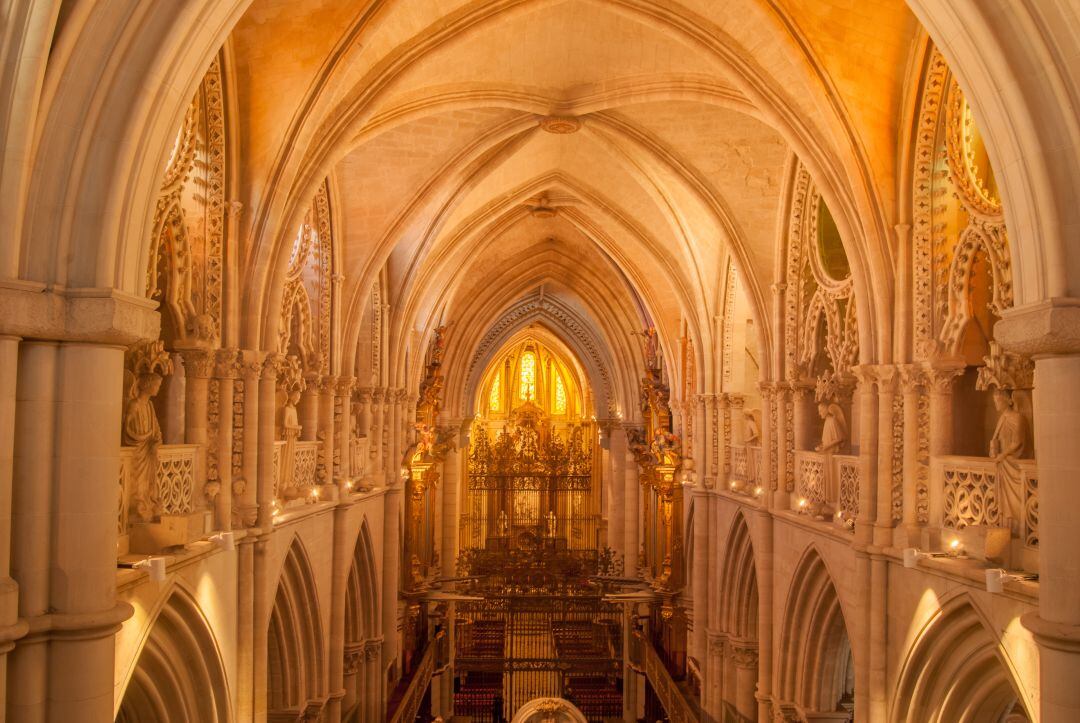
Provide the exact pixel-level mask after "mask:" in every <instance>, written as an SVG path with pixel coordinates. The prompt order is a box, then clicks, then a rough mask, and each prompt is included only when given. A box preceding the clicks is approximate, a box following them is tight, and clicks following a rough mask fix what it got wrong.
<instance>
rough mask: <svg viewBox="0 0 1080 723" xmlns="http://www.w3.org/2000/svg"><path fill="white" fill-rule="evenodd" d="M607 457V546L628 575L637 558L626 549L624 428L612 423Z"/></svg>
mask: <svg viewBox="0 0 1080 723" xmlns="http://www.w3.org/2000/svg"><path fill="white" fill-rule="evenodd" d="M610 435H611V437H610V445H609V449H608V457H609V458H610V460H611V484H610V485H609V488H610V490H611V496H610V499H609V500H608V546H609V547H611V549H612V551H613V552H614V553H615V555H616V557H619V558H621V559H622V560H623V572H624V573H625V574H626V575H630V574H631V573H632V572H633V569H634V564H633V563H634V562H635V561H636V559H637V556H636V553H635V554H633V555H631V554H629V553H628V552H627V550H626V517H625V514H626V491H627V486H626V455H627V452H626V430H625V429H623V428H622V425H620V424H612V426H611V432H610Z"/></svg>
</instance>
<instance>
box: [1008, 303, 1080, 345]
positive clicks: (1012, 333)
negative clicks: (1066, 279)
mask: <svg viewBox="0 0 1080 723" xmlns="http://www.w3.org/2000/svg"><path fill="white" fill-rule="evenodd" d="M1001 317H1002V318H1001V320H1000V321H999V322H997V323H996V324H994V339H996V340H997V342H998V343H999V344H1000V345H1001V348H1002V349H1004V350H1005V351H1009V352H1013V353H1014V354H1023V355H1025V356H1030V357H1039V356H1052V355H1064V354H1080V299H1076V298H1071V297H1057V298H1054V299H1047V300H1045V301H1039V302H1035V303H1033V304H1025V305H1024V306H1017V307H1013V308H1012V309H1006V310H1005V311H1004V312H1003V313H1002V315H1001Z"/></svg>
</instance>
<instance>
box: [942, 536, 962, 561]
mask: <svg viewBox="0 0 1080 723" xmlns="http://www.w3.org/2000/svg"><path fill="white" fill-rule="evenodd" d="M945 553H946V554H947V555H948V556H949V557H963V555H964V546H963V545H961V544H960V538H959V537H954V538H952V539H951V540H949V546H948V547H947V548H946V549H945Z"/></svg>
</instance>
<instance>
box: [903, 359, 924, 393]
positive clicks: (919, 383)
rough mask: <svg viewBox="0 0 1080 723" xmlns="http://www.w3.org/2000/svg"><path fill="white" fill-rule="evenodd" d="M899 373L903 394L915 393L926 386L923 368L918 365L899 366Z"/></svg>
mask: <svg viewBox="0 0 1080 723" xmlns="http://www.w3.org/2000/svg"><path fill="white" fill-rule="evenodd" d="M897 369H899V372H900V385H901V386H902V387H903V388H904V392H905V393H907V392H917V391H918V390H919V389H920V388H921V387H923V386H925V384H926V375H925V374H924V372H923V368H922V367H921V366H919V365H918V364H901V365H900V366H898V367H897Z"/></svg>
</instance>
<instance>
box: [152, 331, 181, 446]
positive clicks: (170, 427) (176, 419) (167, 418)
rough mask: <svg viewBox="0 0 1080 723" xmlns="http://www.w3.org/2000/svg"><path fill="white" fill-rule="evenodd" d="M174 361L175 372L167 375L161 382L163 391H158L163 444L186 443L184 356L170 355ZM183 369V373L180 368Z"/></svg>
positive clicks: (159, 422)
mask: <svg viewBox="0 0 1080 723" xmlns="http://www.w3.org/2000/svg"><path fill="white" fill-rule="evenodd" d="M169 358H170V359H171V360H172V363H173V373H172V374H169V375H167V376H166V377H165V378H164V379H163V380H162V382H161V391H159V392H158V393H157V397H156V399H157V400H158V402H157V408H158V409H160V410H161V413H160V414H158V416H159V417H160V419H159V420H158V426H160V427H161V443H162V444H183V443H184V427H185V422H184V414H185V412H184V398H185V396H186V395H187V384H186V381H185V376H186V372H187V370H186V369H185V368H184V366H185V363H186V362H185V361H184V357H183V356H182V355H180V354H178V353H176V352H173V353H172V354H170V355H169ZM181 369H183V370H184V373H183V374H181V373H180V371H179V370H181Z"/></svg>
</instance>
